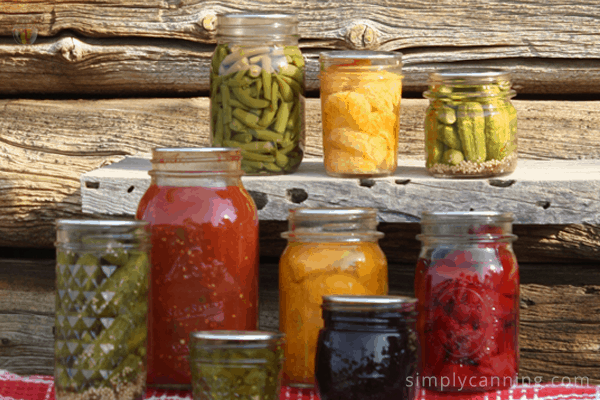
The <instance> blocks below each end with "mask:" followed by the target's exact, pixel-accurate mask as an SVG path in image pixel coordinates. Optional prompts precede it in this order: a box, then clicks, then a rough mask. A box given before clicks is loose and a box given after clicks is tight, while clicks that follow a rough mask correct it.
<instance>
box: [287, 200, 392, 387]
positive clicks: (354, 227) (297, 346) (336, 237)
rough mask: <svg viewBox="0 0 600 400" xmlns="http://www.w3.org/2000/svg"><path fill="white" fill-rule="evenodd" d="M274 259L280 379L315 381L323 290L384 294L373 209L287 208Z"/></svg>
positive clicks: (385, 275)
mask: <svg viewBox="0 0 600 400" xmlns="http://www.w3.org/2000/svg"><path fill="white" fill-rule="evenodd" d="M288 219H289V230H288V231H287V232H284V233H283V234H282V236H283V237H284V238H286V239H287V240H288V245H287V247H286V249H285V250H284V252H283V254H282V256H281V259H280V262H279V330H280V331H281V332H284V333H285V334H286V337H287V341H286V343H285V345H284V354H285V362H284V366H283V383H284V384H285V385H289V386H295V387H313V386H314V384H315V377H314V375H315V353H316V347H317V338H318V334H319V330H320V329H321V328H322V327H323V319H322V318H321V304H322V302H323V296H325V295H387V294H388V269H387V260H386V257H385V255H384V254H383V251H382V250H381V248H380V247H379V243H378V240H379V239H381V238H382V237H383V233H381V232H378V231H377V210H375V209H372V208H355V209H339V208H298V209H295V210H290V214H289V218H288Z"/></svg>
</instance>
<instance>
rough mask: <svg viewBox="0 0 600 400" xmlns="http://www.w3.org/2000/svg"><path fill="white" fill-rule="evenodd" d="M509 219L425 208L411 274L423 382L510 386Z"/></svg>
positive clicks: (513, 330) (451, 386)
mask: <svg viewBox="0 0 600 400" xmlns="http://www.w3.org/2000/svg"><path fill="white" fill-rule="evenodd" d="M512 220H513V217H512V214H510V213H498V212H450V213H427V212H426V213H423V215H422V219H421V232H422V233H421V234H420V235H418V236H417V238H418V239H419V240H421V242H422V247H421V254H420V256H419V261H418V263H417V268H416V271H415V296H416V297H417V299H418V318H417V332H418V334H419V336H420V342H421V344H422V357H421V368H420V374H421V376H422V377H423V378H424V379H423V382H422V383H423V385H422V386H423V387H425V388H431V389H436V390H440V391H453V392H475V391H489V390H500V389H505V388H507V387H510V386H512V385H513V384H514V383H516V378H517V372H518V365H519V345H518V327H519V267H518V264H517V260H516V257H515V254H514V253H513V250H512V242H513V241H514V240H515V239H516V236H515V235H513V234H512ZM425 378H427V379H425Z"/></svg>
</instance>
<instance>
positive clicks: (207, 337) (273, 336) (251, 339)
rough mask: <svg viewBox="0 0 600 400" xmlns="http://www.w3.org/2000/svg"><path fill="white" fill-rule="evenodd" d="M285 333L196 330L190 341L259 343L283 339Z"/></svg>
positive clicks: (191, 334)
mask: <svg viewBox="0 0 600 400" xmlns="http://www.w3.org/2000/svg"><path fill="white" fill-rule="evenodd" d="M284 336H285V334H283V333H281V332H269V331H196V332H192V333H190V342H196V341H214V342H216V343H222V344H227V343H239V342H244V343H257V342H267V341H273V340H279V339H282V338H283V337H284Z"/></svg>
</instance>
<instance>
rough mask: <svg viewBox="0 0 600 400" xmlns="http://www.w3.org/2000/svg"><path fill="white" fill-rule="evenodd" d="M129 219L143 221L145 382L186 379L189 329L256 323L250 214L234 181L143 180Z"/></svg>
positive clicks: (254, 235) (253, 218) (250, 205)
mask: <svg viewBox="0 0 600 400" xmlns="http://www.w3.org/2000/svg"><path fill="white" fill-rule="evenodd" d="M136 217H137V219H141V220H145V221H148V222H149V224H150V227H151V238H152V250H151V262H152V269H151V273H150V279H151V284H150V294H149V295H150V302H149V315H148V377H147V382H148V384H149V385H167V386H168V385H189V384H190V383H191V375H190V368H189V363H188V355H189V349H188V342H189V337H190V333H191V332H193V331H199V330H217V329H218V330H256V329H257V322H258V304H257V303H258V257H259V252H258V217H257V211H256V207H255V205H254V202H253V201H252V198H251V197H250V196H249V195H248V193H247V191H246V190H245V189H244V188H243V186H242V185H241V184H240V185H238V186H226V187H217V188H210V187H199V186H194V187H175V186H158V185H156V184H151V186H150V187H149V188H148V190H147V192H146V193H145V194H144V196H143V198H142V199H141V201H140V203H139V207H138V212H137V215H136Z"/></svg>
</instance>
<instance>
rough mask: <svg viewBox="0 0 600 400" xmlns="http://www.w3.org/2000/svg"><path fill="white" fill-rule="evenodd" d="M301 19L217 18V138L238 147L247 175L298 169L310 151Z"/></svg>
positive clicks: (213, 84)
mask: <svg viewBox="0 0 600 400" xmlns="http://www.w3.org/2000/svg"><path fill="white" fill-rule="evenodd" d="M298 38H299V35H298V19H297V16H295V15H287V14H225V15H219V16H218V18H217V47H216V49H215V52H214V54H213V58H212V63H211V72H210V98H211V104H210V105H211V107H210V109H211V110H210V114H211V144H212V146H213V147H238V148H241V151H242V157H243V158H242V169H243V170H244V172H245V173H246V174H247V175H279V174H287V173H292V172H294V171H296V170H297V169H298V167H299V165H300V162H301V161H302V157H303V154H304V58H303V56H302V53H301V52H300V49H299V48H298Z"/></svg>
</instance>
